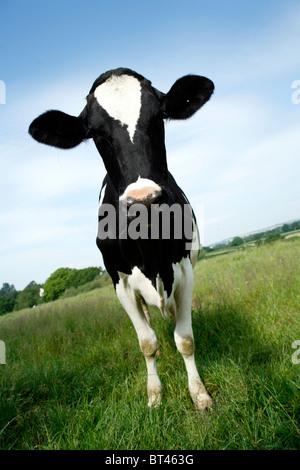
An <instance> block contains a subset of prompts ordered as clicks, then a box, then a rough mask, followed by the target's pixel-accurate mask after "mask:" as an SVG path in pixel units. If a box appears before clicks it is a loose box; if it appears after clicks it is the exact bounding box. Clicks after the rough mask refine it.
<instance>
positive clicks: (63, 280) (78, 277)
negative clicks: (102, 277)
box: [43, 267, 103, 302]
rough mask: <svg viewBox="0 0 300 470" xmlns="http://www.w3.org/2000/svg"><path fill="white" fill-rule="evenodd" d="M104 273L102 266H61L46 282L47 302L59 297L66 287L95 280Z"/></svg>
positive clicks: (45, 295) (45, 297) (45, 296)
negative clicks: (73, 267) (77, 267)
mask: <svg viewBox="0 0 300 470" xmlns="http://www.w3.org/2000/svg"><path fill="white" fill-rule="evenodd" d="M100 273H103V270H102V269H101V268H95V267H90V268H84V269H71V268H59V269H57V270H56V271H54V273H52V274H51V276H50V277H49V278H48V279H47V281H46V282H45V284H44V286H43V288H44V299H45V301H46V302H50V301H52V300H56V299H58V298H59V297H60V296H61V295H62V294H63V292H64V291H65V290H66V289H69V288H71V287H75V288H77V287H79V286H82V285H84V284H86V283H87V282H90V281H93V280H94V279H95V277H96V276H99V274H100Z"/></svg>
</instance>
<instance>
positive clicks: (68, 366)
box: [0, 238, 300, 450]
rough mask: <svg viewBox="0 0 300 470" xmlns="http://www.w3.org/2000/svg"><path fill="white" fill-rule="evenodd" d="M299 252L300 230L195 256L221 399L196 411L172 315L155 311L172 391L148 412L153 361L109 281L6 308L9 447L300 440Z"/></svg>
mask: <svg viewBox="0 0 300 470" xmlns="http://www.w3.org/2000/svg"><path fill="white" fill-rule="evenodd" d="M299 259H300V239H299V238H297V239H290V240H285V241H278V242H275V243H273V244H270V245H264V246H260V247H251V248H247V249H246V250H244V251H238V252H233V253H229V254H226V255H223V256H218V257H214V258H208V259H203V260H201V261H200V262H199V263H198V264H197V266H196V268H195V290H194V301H193V325H194V335H195V345H196V361H197V364H198V369H199V372H200V375H201V377H202V379H203V381H204V383H205V385H206V387H207V389H208V391H209V393H210V394H211V396H212V397H213V399H214V407H213V409H212V410H210V411H207V412H197V411H196V410H195V409H194V406H193V404H192V402H191V400H190V397H189V394H188V389H187V380H186V372H185V369H184V364H183V360H182V358H181V356H180V354H179V353H178V352H177V350H176V348H175V344H174V340H173V329H174V327H173V324H172V320H171V319H170V320H164V319H163V318H161V316H160V314H159V313H158V312H156V311H153V312H152V326H153V328H154V329H155V331H156V334H157V337H158V340H159V343H160V351H161V354H160V356H159V358H158V370H159V374H160V378H161V381H162V384H163V387H164V397H163V398H164V399H163V404H162V406H161V407H160V408H158V409H154V410H148V408H147V397H146V367H145V362H144V359H143V356H142V354H141V352H140V350H139V346H138V342H137V338H136V334H135V331H134V329H133V326H132V325H131V322H130V320H129V319H128V317H127V315H126V313H125V312H124V311H123V310H122V308H121V306H120V305H119V303H118V300H117V298H116V296H115V293H114V289H113V288H112V286H106V287H102V288H98V289H94V290H93V291H91V292H86V293H84V292H83V293H81V294H79V295H77V296H76V297H67V298H64V299H60V300H57V301H55V302H52V303H49V304H43V305H41V306H39V307H37V308H35V309H27V310H22V311H18V312H13V313H10V314H6V315H3V316H2V317H0V340H2V341H4V342H5V345H6V364H4V365H0V448H1V449H114V450H117V449H130V450H133V449H155V450H163V449H167V450H173V449H175V450H183V449H186V450H198V449H239V450H242V449H297V448H299V447H300V446H299V437H300V436H299V421H298V419H299V397H300V393H299V387H300V381H299V373H300V363H299V364H297V363H295V362H300V361H299V360H297V361H295V360H294V361H292V355H293V354H294V353H295V350H294V349H293V347H292V343H293V342H294V341H295V340H300V324H299V323H300V322H299V312H300V263H299ZM294 357H295V356H294ZM296 358H297V355H296ZM298 358H299V359H300V352H299V354H298Z"/></svg>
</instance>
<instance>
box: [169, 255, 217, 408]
mask: <svg viewBox="0 0 300 470" xmlns="http://www.w3.org/2000/svg"><path fill="white" fill-rule="evenodd" d="M181 270H182V272H181V284H180V287H179V290H178V291H177V293H176V299H175V300H176V320H175V321H176V326H175V330H174V339H175V343H176V346H177V349H178V351H179V352H180V353H181V355H182V357H183V359H184V362H185V366H186V370H187V374H188V386H189V392H190V395H191V398H192V400H193V402H194V404H195V406H196V408H197V409H198V410H201V409H206V408H207V407H208V406H211V405H212V399H211V397H210V396H209V395H208V393H207V391H206V389H205V387H204V385H203V383H202V381H201V379H200V376H199V373H198V370H197V367H196V363H195V355H194V335H193V329H192V317H191V308H192V296H193V287H194V276H193V268H192V265H191V263H190V261H189V260H188V259H186V260H184V263H182V264H181Z"/></svg>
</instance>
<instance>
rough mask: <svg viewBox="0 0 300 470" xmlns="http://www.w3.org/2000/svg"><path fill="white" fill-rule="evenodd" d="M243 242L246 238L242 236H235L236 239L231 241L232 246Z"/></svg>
mask: <svg viewBox="0 0 300 470" xmlns="http://www.w3.org/2000/svg"><path fill="white" fill-rule="evenodd" d="M243 243H244V240H243V239H242V238H241V237H234V239H233V240H232V242H231V243H230V246H240V245H242V244H243Z"/></svg>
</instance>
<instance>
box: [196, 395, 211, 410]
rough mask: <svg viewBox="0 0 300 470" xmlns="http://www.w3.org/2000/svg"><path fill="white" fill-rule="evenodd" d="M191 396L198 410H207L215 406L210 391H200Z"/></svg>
mask: <svg viewBox="0 0 300 470" xmlns="http://www.w3.org/2000/svg"><path fill="white" fill-rule="evenodd" d="M191 397H192V400H193V402H194V405H195V407H196V409H197V410H206V409H207V408H210V407H212V406H213V401H212V399H211V397H210V396H209V395H208V393H199V394H198V395H191Z"/></svg>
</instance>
